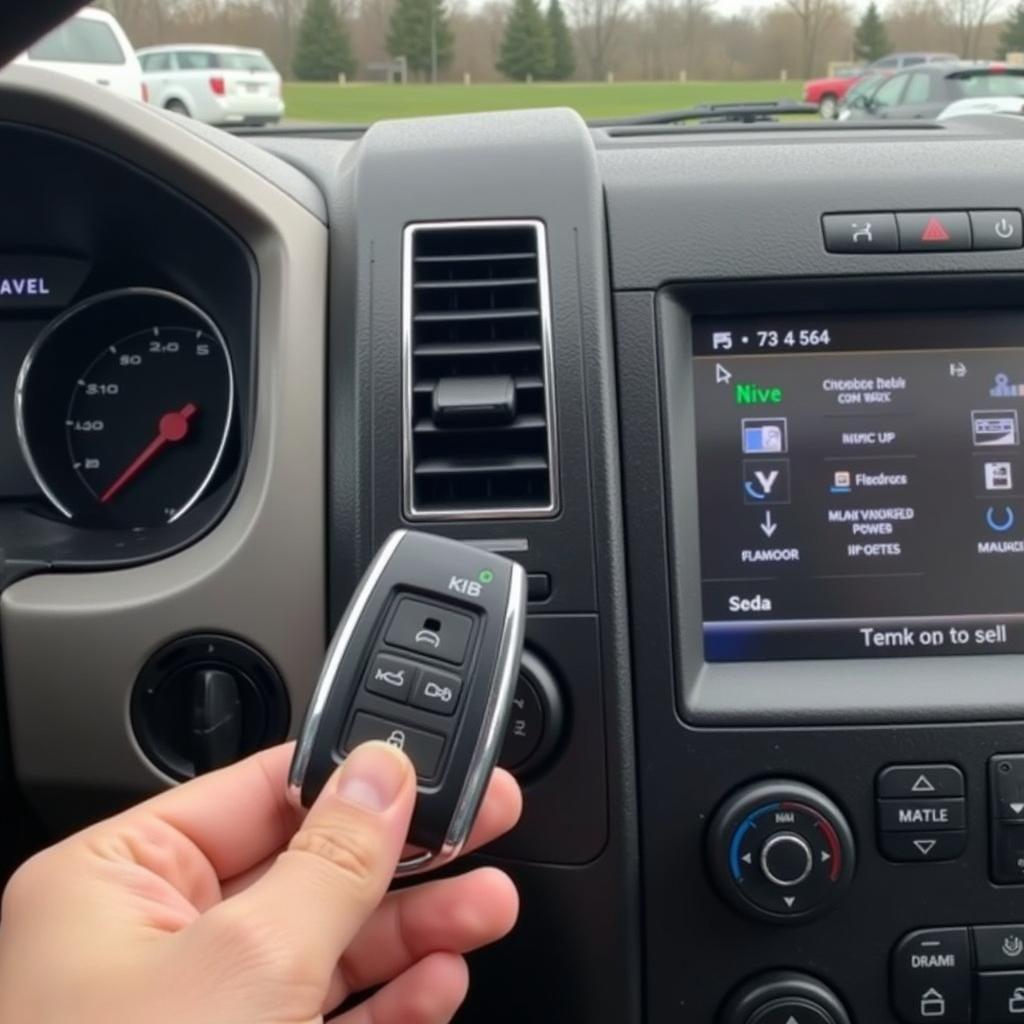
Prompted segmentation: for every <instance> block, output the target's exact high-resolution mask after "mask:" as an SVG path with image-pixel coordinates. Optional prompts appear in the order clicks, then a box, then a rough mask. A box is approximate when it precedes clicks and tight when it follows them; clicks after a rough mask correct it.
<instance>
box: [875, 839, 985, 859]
mask: <svg viewBox="0 0 1024 1024" xmlns="http://www.w3.org/2000/svg"><path fill="white" fill-rule="evenodd" d="M966 848H967V832H966V831H960V832H879V834H878V849H879V850H881V852H882V856H883V857H885V858H886V859H887V860H894V861H904V862H908V863H914V862H918V863H927V862H930V861H942V860H956V859H957V857H960V856H962V855H963V852H964V850H965V849H966Z"/></svg>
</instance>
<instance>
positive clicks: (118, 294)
mask: <svg viewBox="0 0 1024 1024" xmlns="http://www.w3.org/2000/svg"><path fill="white" fill-rule="evenodd" d="M126 299H128V300H132V301H138V300H146V299H152V300H156V301H157V302H162V303H168V304H170V305H176V306H177V307H178V308H179V309H180V310H183V311H184V313H185V314H186V315H187V316H189V317H191V318H193V319H194V320H195V321H196V324H197V326H199V327H200V328H201V329H202V330H203V331H204V332H206V333H208V334H209V335H210V336H211V337H212V338H213V339H214V340H215V341H216V342H217V344H218V345H219V346H220V349H221V352H222V354H223V357H224V362H225V365H226V368H227V381H228V393H227V405H226V411H225V416H224V427H223V429H222V431H221V435H220V438H219V440H218V443H217V449H216V452H215V454H214V457H213V459H212V461H211V464H210V467H209V469H208V471H207V472H206V474H205V476H204V477H203V479H202V480H201V481H200V483H199V485H198V486H197V488H196V489H195V491H194V492H193V493H192V494H191V495H190V496H189V497H188V499H187V500H186V501H184V502H182V504H181V506H180V507H179V508H178V510H177V511H176V512H175V513H174V515H173V516H171V517H170V518H169V519H167V520H166V522H164V523H161V524H158V525H156V526H142V527H139V526H137V527H133V529H146V530H149V529H158V528H159V527H160V526H168V525H170V524H172V523H175V522H177V521H178V520H180V519H181V518H182V517H183V516H185V515H186V514H187V513H188V512H189V511H190V510H191V509H192V508H193V507H194V506H195V505H196V503H197V502H198V501H199V500H200V499H201V498H202V497H203V495H204V494H206V492H207V490H208V489H209V487H210V485H211V483H212V482H213V481H214V479H215V478H216V476H217V473H218V471H219V470H220V468H221V465H222V463H223V461H224V454H225V452H226V450H227V447H228V442H229V440H230V438H231V432H232V429H233V428H234V425H235V420H236V383H235V366H234V361H233V359H232V357H231V349H230V348H229V346H228V344H227V341H226V339H225V337H224V335H223V333H222V332H221V330H220V328H219V327H218V326H217V324H216V323H215V321H214V320H213V318H212V317H210V315H209V314H208V313H206V311H205V310H203V309H202V307H200V306H198V305H196V303H194V302H191V301H190V300H189V299H186V298H185V297H184V296H182V295H179V294H177V293H176V292H172V291H168V290H166V289H161V288H145V287H130V288H117V289H112V290H110V291H105V292H100V293H98V294H96V295H91V296H89V297H88V298H86V299H83V300H82V301H81V302H78V303H76V304H75V305H74V306H71V307H70V308H68V309H66V310H64V311H63V312H62V313H61V314H60V315H59V316H57V317H55V318H54V319H53V320H51V321H50V322H49V323H48V324H47V325H46V326H45V327H44V328H43V330H42V331H41V332H40V333H39V336H38V337H37V338H36V340H35V341H34V342H33V343H32V346H31V348H30V349H29V350H28V352H27V353H26V355H25V358H24V360H23V362H22V364H21V368H20V370H19V372H18V379H17V383H16V385H15V393H14V422H15V430H16V432H17V437H18V445H19V447H20V449H21V452H22V455H23V457H24V459H25V463H26V465H27V466H28V468H29V472H30V473H31V474H32V477H33V479H34V480H35V482H36V484H37V485H38V487H39V489H40V491H41V492H42V493H43V495H44V496H45V497H46V499H47V500H48V501H49V503H50V504H51V505H52V506H53V507H54V508H55V509H56V510H57V511H58V512H60V513H61V514H62V515H63V516H64V517H65V519H67V520H69V521H70V522H77V521H79V520H82V519H86V520H92V519H95V520H97V521H102V520H103V518H104V516H103V515H102V511H101V510H100V509H99V508H98V507H97V508H90V507H88V497H87V495H88V494H89V492H88V488H87V487H86V486H85V484H84V482H83V481H82V480H81V478H80V477H77V475H76V479H77V480H78V485H79V486H80V488H81V491H82V498H81V503H82V509H81V510H76V509H75V508H74V504H75V503H74V502H73V501H68V500H67V498H66V497H65V496H63V495H61V494H60V493H59V492H60V491H61V490H62V486H66V485H55V483H54V481H53V480H52V479H50V478H49V477H48V476H47V473H46V472H44V470H43V460H41V459H39V458H38V457H37V455H36V453H34V452H33V448H32V440H31V437H32V431H31V430H30V429H29V423H28V418H27V413H26V406H27V404H28V402H27V399H28V398H29V396H30V395H31V388H32V383H33V381H32V372H33V370H34V369H36V367H37V365H38V363H39V361H40V358H41V357H42V356H43V355H45V354H47V353H48V352H49V350H50V348H51V347H52V346H53V345H54V344H56V343H59V338H60V334H61V332H62V331H66V329H67V327H68V325H69V324H70V323H72V322H73V321H74V320H75V318H76V317H79V316H81V315H82V314H84V313H95V311H96V308H97V307H99V306H103V305H105V304H108V303H111V302H119V301H123V300H126ZM122 315H124V314H122ZM132 316H135V317H137V318H138V319H137V322H136V323H135V324H134V325H133V322H132ZM127 323H128V326H127V327H118V329H117V330H118V333H119V335H120V334H121V332H122V331H123V332H124V335H123V336H124V337H127V336H129V335H130V334H132V333H134V332H136V331H139V330H144V329H146V328H147V327H151V326H152V323H151V322H150V321H149V316H148V314H147V315H146V316H142V315H139V314H137V313H135V312H134V311H133V312H132V314H131V315H130V316H128V317H127ZM169 326H183V325H179V324H172V325H169ZM184 326H188V325H187V324H186V325H184ZM99 355H100V348H99V347H97V349H96V352H95V356H96V357H98V356H99ZM88 365H91V364H88ZM65 372H66V369H65ZM76 376H77V373H76V372H72V373H71V374H70V377H71V379H72V380H73V379H74V378H75V377H76ZM50 468H51V469H52V467H50ZM90 513H91V514H90ZM111 525H114V526H116V527H123V525H124V524H121V523H115V524H111Z"/></svg>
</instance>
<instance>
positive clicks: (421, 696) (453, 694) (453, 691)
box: [409, 668, 462, 715]
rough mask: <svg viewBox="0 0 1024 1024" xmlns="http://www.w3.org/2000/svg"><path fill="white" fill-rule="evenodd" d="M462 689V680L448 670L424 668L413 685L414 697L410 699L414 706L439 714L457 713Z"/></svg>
mask: <svg viewBox="0 0 1024 1024" xmlns="http://www.w3.org/2000/svg"><path fill="white" fill-rule="evenodd" d="M461 690H462V680H461V679H460V678H459V677H458V676H453V675H451V674H450V673H448V672H438V671H436V670H435V669H432V668H424V669H423V671H422V672H421V673H420V678H419V681H418V682H417V683H416V685H415V686H414V687H413V691H412V699H411V700H410V701H409V703H410V704H412V706H413V707H416V708H423V710H424V711H433V712H435V713H436V714H439V715H453V714H455V707H456V705H457V704H458V703H459V692H460V691H461Z"/></svg>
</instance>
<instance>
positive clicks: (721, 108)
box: [587, 100, 818, 128]
mask: <svg viewBox="0 0 1024 1024" xmlns="http://www.w3.org/2000/svg"><path fill="white" fill-rule="evenodd" d="M816 113H818V108H817V107H816V106H815V105H814V104H812V103H797V102H796V101H795V100H768V101H764V102H752V103H701V104H698V105H697V106H695V107H686V108H684V109H682V110H662V111H659V112H657V113H654V114H636V115H634V116H632V117H605V118H597V119H595V120H592V121H588V122H587V123H588V124H589V125H590V126H591V127H593V128H624V127H637V126H642V125H659V124H677V123H679V122H681V121H699V122H701V123H702V124H722V123H726V122H729V121H735V122H737V123H740V124H754V123H755V122H757V121H774V120H776V119H777V118H779V117H789V116H792V115H794V114H804V115H806V114H816Z"/></svg>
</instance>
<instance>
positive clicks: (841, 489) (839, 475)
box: [829, 469, 853, 494]
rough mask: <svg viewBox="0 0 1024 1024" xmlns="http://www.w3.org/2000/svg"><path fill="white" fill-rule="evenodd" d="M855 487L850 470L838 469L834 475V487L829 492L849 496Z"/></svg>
mask: <svg viewBox="0 0 1024 1024" xmlns="http://www.w3.org/2000/svg"><path fill="white" fill-rule="evenodd" d="M852 487H853V480H852V477H851V474H850V471H849V470H848V469H837V470H836V471H835V473H833V474H832V486H831V487H830V488H829V490H830V491H831V492H832V493H833V494H849V493H850V490H851V489H852Z"/></svg>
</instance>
